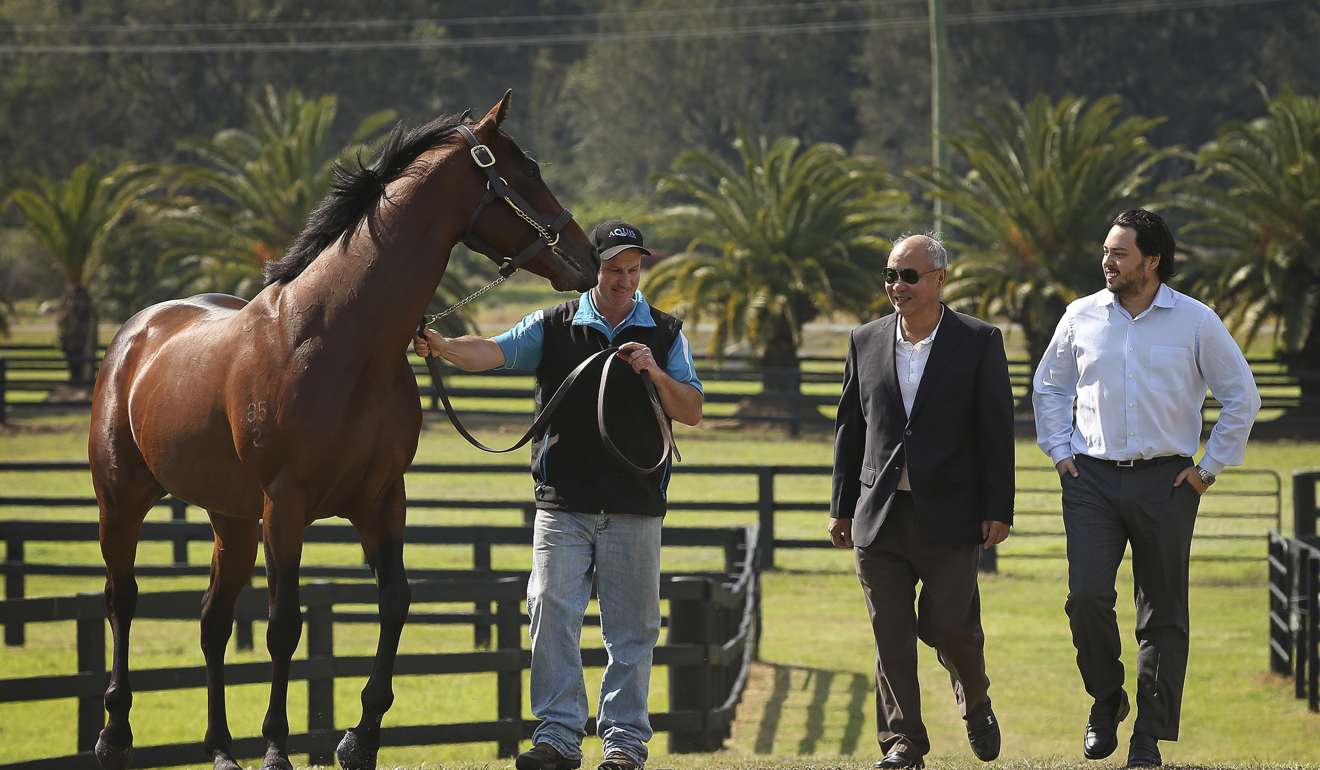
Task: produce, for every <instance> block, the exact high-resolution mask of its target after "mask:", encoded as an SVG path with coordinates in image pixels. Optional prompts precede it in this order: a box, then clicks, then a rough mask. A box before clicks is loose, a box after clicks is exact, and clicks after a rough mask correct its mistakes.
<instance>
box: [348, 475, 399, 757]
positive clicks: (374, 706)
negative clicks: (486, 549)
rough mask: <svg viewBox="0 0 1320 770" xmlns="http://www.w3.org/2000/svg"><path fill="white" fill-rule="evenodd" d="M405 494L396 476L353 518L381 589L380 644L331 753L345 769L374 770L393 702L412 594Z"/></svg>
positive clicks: (378, 643)
mask: <svg viewBox="0 0 1320 770" xmlns="http://www.w3.org/2000/svg"><path fill="white" fill-rule="evenodd" d="M404 509H405V504H404V491H403V479H402V478H400V479H399V480H398V481H396V482H395V483H394V484H393V485H391V487H390V489H389V490H388V491H387V492H386V493H385V495H384V497H383V498H382V499H381V501H380V503H379V505H378V506H377V507H376V509H375V511H371V512H367V513H365V514H363V515H359V516H355V517H354V520H353V524H354V525H355V526H356V527H357V530H358V535H359V537H361V539H362V549H363V551H364V552H365V554H366V557H367V562H368V563H369V564H370V565H371V567H372V569H374V570H375V572H376V585H377V587H378V589H379V591H380V598H379V604H380V640H379V641H378V642H377V645H376V660H375V663H374V664H373V665H372V669H371V677H370V678H369V679H368V680H367V685H366V687H364V688H362V719H361V720H359V721H358V724H357V727H353V728H350V729H349V730H348V731H347V732H346V733H344V738H343V740H342V741H340V742H339V749H338V750H337V751H336V752H335V753H336V755H337V756H338V757H339V764H340V765H341V766H342V767H343V768H344V770H373V769H374V768H375V767H376V753H377V751H379V750H380V723H381V720H382V719H383V718H384V717H385V712H386V711H388V710H389V708H390V706H391V705H392V704H393V703H394V690H393V687H392V686H391V681H392V680H393V678H394V658H395V656H396V655H397V654H398V652H399V635H400V634H401V633H402V632H403V623H404V621H405V620H407V618H408V605H409V603H410V602H411V601H412V591H411V590H410V589H409V588H408V577H407V575H406V574H405V573H404V568H403V528H404Z"/></svg>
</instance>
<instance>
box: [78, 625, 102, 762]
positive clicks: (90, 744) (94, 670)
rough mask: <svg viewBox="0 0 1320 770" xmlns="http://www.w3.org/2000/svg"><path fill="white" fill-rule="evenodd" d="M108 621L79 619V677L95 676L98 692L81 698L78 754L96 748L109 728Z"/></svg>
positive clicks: (79, 701) (79, 698)
mask: <svg viewBox="0 0 1320 770" xmlns="http://www.w3.org/2000/svg"><path fill="white" fill-rule="evenodd" d="M105 622H106V621H105V617H104V616H102V615H100V614H96V615H93V616H91V617H79V618H78V621H77V636H78V673H79V674H91V675H92V676H93V678H94V679H95V680H96V682H97V684H98V687H97V688H96V691H94V692H91V693H89V694H87V695H80V696H78V751H80V752H83V751H91V750H92V749H94V748H96V739H97V738H98V737H99V736H100V735H101V728H102V727H104V726H105V708H104V707H103V706H102V704H101V698H102V697H103V693H104V690H105Z"/></svg>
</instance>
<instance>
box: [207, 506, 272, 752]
mask: <svg viewBox="0 0 1320 770" xmlns="http://www.w3.org/2000/svg"><path fill="white" fill-rule="evenodd" d="M259 526H260V522H259V521H258V520H257V519H242V518H235V517H230V516H221V515H218V514H216V513H214V512H211V528H212V529H213V530H215V543H214V546H213V547H212V551H211V584H210V586H208V587H207V589H206V595H205V596H204V597H203V598H202V655H203V656H204V657H205V658H206V742H205V744H203V745H204V747H205V749H206V753H207V755H208V756H210V757H212V758H213V759H214V761H215V770H238V769H239V766H238V763H237V762H235V761H234V756H233V753H232V751H233V736H232V735H230V733H229V721H228V718H227V717H226V715H225V647H226V646H228V644H229V636H230V633H231V632H232V631H233V627H234V605H235V604H236V603H237V602H238V595H239V593H241V592H242V591H243V587H244V586H246V585H247V584H248V580H249V579H251V577H252V564H253V562H254V561H255V560H256V558H257V535H258V533H259V531H260V529H259Z"/></svg>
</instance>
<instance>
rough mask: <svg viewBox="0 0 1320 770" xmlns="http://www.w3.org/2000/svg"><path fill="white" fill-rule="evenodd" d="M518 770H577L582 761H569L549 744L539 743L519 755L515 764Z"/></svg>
mask: <svg viewBox="0 0 1320 770" xmlns="http://www.w3.org/2000/svg"><path fill="white" fill-rule="evenodd" d="M513 766H514V767H516V768H517V769H518V770H577V769H578V768H579V767H582V760H580V759H569V758H568V757H566V756H564V755H563V754H560V753H559V752H558V751H556V750H555V747H554V746H551V745H550V744H548V743H538V744H536V745H535V746H533V747H531V748H530V749H528V750H527V751H524V752H523V753H521V754H519V755H518V759H516V760H515V761H514V763H513Z"/></svg>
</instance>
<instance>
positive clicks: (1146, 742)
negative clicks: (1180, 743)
mask: <svg viewBox="0 0 1320 770" xmlns="http://www.w3.org/2000/svg"><path fill="white" fill-rule="evenodd" d="M1162 764H1164V763H1163V762H1162V761H1161V760H1160V745H1159V742H1158V741H1156V740H1155V738H1153V737H1152V736H1149V735H1146V734H1145V733H1132V742H1131V743H1129V744H1128V761H1127V766H1128V767H1159V766H1161V765H1162Z"/></svg>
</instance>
